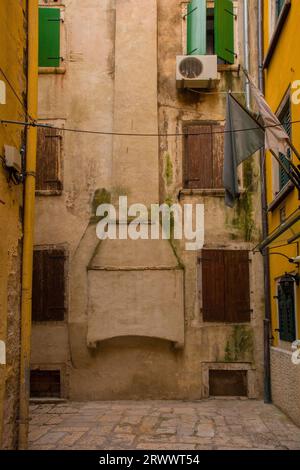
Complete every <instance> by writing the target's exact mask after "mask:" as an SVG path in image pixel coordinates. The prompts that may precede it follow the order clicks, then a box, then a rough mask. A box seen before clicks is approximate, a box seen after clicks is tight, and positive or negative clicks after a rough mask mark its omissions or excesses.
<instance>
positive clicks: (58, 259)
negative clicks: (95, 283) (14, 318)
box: [32, 249, 66, 322]
mask: <svg viewBox="0 0 300 470" xmlns="http://www.w3.org/2000/svg"><path fill="white" fill-rule="evenodd" d="M65 310H66V308H65V252H64V250H55V249H53V250H35V251H34V254H33V282H32V320H33V321H39V322H43V321H63V320H64V317H65Z"/></svg>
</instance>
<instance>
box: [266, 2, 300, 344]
mask: <svg viewBox="0 0 300 470" xmlns="http://www.w3.org/2000/svg"><path fill="white" fill-rule="evenodd" d="M271 1H272V0H265V2H264V47H265V53H266V51H267V49H268V45H269V40H270V37H271V36H272V31H270V23H271V21H270V11H271V9H270V3H271ZM274 3H275V2H274ZM299 18H300V1H297V0H296V1H292V6H291V9H290V12H289V14H288V17H287V19H286V22H285V25H284V28H283V30H282V32H281V35H280V38H279V41H278V43H277V47H276V49H275V52H274V54H273V57H272V59H271V62H270V64H269V66H268V68H267V70H266V71H265V95H266V99H267V101H268V103H269V104H270V105H271V108H272V110H273V111H274V112H276V111H277V109H278V108H279V106H280V104H281V102H282V99H283V98H284V96H285V94H286V92H287V90H288V89H289V87H290V86H291V84H292V83H293V82H294V81H295V80H300V54H299V39H297V38H299ZM292 91H293V90H292ZM291 114H292V121H297V120H300V104H298V105H295V104H293V103H292V102H291ZM292 141H293V143H294V145H295V146H296V148H297V149H298V150H299V151H300V123H299V124H294V125H293V126H292ZM293 159H294V163H296V164H298V163H299V162H298V160H297V159H296V157H295V156H294V157H293ZM266 171H267V196H268V203H270V202H272V200H273V193H272V184H273V171H274V168H273V165H272V157H271V155H267V156H266ZM282 206H285V210H286V217H288V216H289V215H290V214H292V213H293V212H294V211H295V210H296V209H297V208H298V206H299V200H298V192H297V191H296V190H294V191H293V192H292V193H291V194H290V195H289V196H287V197H286V199H285V200H284V202H283V203H282V204H280V205H279V207H278V208H277V209H276V210H274V212H272V213H269V232H272V231H273V230H274V229H276V227H278V226H279V225H280V208H281V207H282ZM298 229H299V227H298ZM291 236H292V234H291V232H290V231H289V232H288V234H287V236H286V237H285V239H287V238H289V237H291ZM281 239H284V237H281ZM278 244H281V243H278ZM273 245H277V243H273ZM298 249H299V248H298V245H297V244H293V245H291V246H288V247H280V248H276V249H275V248H274V249H272V250H271V252H272V251H273V252H280V253H283V254H285V255H287V256H289V257H295V256H297V254H298ZM297 271H298V269H297V267H296V266H295V265H292V264H290V263H289V262H288V261H287V260H286V259H285V258H284V257H282V256H278V255H273V256H270V274H271V303H272V325H273V335H274V337H275V342H274V344H275V345H278V344H279V341H278V338H279V335H278V333H277V332H275V329H276V328H278V315H277V301H276V299H274V296H275V295H276V281H275V279H276V278H279V277H280V276H282V275H284V273H285V272H289V273H296V272H297ZM296 291H297V299H296V301H297V305H299V306H300V289H299V287H298V288H297V289H296ZM299 311H300V308H299V309H298V313H297V316H298V338H299V337H300V313H299ZM283 346H284V345H283ZM286 346H287V347H289V346H288V345H286Z"/></svg>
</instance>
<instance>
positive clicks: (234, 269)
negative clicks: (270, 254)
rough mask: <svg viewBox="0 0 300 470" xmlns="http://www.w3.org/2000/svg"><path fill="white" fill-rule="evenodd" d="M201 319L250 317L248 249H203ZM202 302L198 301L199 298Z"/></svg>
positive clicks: (244, 319)
mask: <svg viewBox="0 0 300 470" xmlns="http://www.w3.org/2000/svg"><path fill="white" fill-rule="evenodd" d="M200 263H201V265H202V282H201V289H199V290H200V291H201V292H202V313H203V321H206V322H226V323H246V322H249V321H250V318H251V311H250V276H249V253H248V251H245V250H202V253H201V257H200ZM200 303H201V302H200Z"/></svg>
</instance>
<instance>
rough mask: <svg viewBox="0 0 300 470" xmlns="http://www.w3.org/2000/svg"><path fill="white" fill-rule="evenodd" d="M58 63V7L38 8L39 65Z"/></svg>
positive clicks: (53, 65)
mask: <svg viewBox="0 0 300 470" xmlns="http://www.w3.org/2000/svg"><path fill="white" fill-rule="evenodd" d="M59 65H60V9H59V8H39V67H59Z"/></svg>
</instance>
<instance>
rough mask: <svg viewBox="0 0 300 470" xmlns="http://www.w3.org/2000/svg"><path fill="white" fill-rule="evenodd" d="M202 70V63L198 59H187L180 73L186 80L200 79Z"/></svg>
mask: <svg viewBox="0 0 300 470" xmlns="http://www.w3.org/2000/svg"><path fill="white" fill-rule="evenodd" d="M202 70H203V65H202V62H201V60H199V59H196V57H186V58H185V59H183V60H182V61H181V62H180V65H179V71H180V73H181V75H182V76H183V77H184V78H198V77H199V76H200V75H201V73H202Z"/></svg>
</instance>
